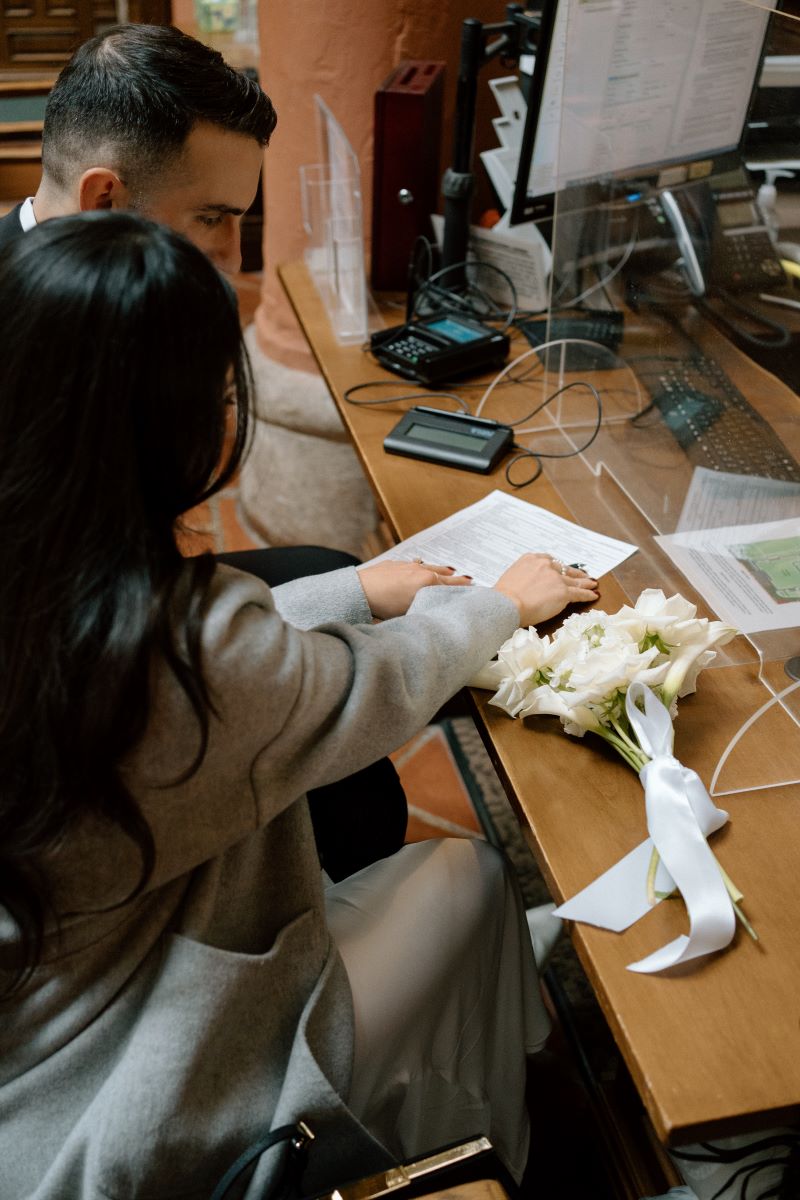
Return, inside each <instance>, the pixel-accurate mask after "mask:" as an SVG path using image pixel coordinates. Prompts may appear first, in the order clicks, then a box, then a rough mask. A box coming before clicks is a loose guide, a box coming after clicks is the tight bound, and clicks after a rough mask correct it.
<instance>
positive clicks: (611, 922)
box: [555, 680, 736, 974]
mask: <svg viewBox="0 0 800 1200" xmlns="http://www.w3.org/2000/svg"><path fill="white" fill-rule="evenodd" d="M638 700H641V702H642V704H643V706H644V711H642V709H640V708H639V706H638V704H637V701H638ZM625 707H626V711H627V714H628V720H629V721H630V723H631V727H632V728H633V731H634V733H635V734H636V737H637V739H638V741H639V745H640V746H641V747H642V750H643V751H644V753H645V754H646V755H647V756H648V757H649V759H650V762H648V763H647V764H646V765H645V766H644V767H643V769H642V771H641V772H640V775H639V778H640V779H641V781H642V786H643V787H644V793H645V809H646V813H647V829H648V832H649V834H650V837H649V838H648V839H647V840H646V841H644V842H642V844H641V845H640V846H637V847H636V849H635V850H633V851H631V853H630V854H627V855H626V856H625V857H624V858H623V859H620V861H619V862H618V863H617V864H616V865H615V866H613V867H611V868H610V870H608V871H606V872H605V873H604V874H603V875H601V876H600V877H599V878H598V879H596V880H595V881H594V883H591V884H589V886H588V887H586V888H584V889H583V891H581V892H579V893H578V894H577V895H576V896H573V898H572V899H571V900H568V901H567V902H566V903H565V904H562V905H561V907H560V908H557V909H556V910H555V911H556V915H557V916H560V917H566V918H567V919H569V920H574V921H585V922H588V923H589V924H591V925H599V926H600V927H602V928H605V929H614V930H616V931H620V930H622V929H627V928H628V927H629V926H630V925H633V924H634V923H635V922H636V921H638V920H639V918H640V917H642V916H644V914H645V913H646V912H647V911H648V910H649V908H650V904H649V902H648V900H647V894H646V876H647V865H648V863H649V861H650V857H651V854H652V849H653V846H655V848H656V850H657V851H658V854H659V857H660V859H661V863H660V864H659V874H658V875H657V877H656V878H657V884H658V886H659V890H661V891H664V892H669V891H671V890H672V889H673V887H677V888H678V890H679V891H680V893H681V895H682V896H683V899H684V902H685V904H686V908H687V911H688V914H689V933H688V935H686V934H681V936H680V937H677V938H675V940H674V941H672V942H669V943H667V945H666V946H662V947H661V949H660V950H656V951H654V953H652V954H650V955H648V956H647V958H643V959H641V960H640V961H639V962H635V963H629V964H628V970H630V971H638V972H640V973H642V974H651V973H653V972H655V971H664V970H666V968H667V967H672V966H675V965H676V964H677V963H680V962H688V961H689V960H690V959H693V958H699V957H700V956H701V955H703V954H710V953H712V952H713V951H715V950H722V949H723V948H724V947H725V946H727V945H728V943H729V942H730V941H731V939H732V937H733V933H734V929H735V925H736V919H735V915H734V911H733V905H732V903H731V900H730V896H729V895H728V892H727V889H726V887H725V884H724V882H723V879H722V876H721V875H720V871H719V867H718V865H717V861H716V859H715V858H714V855H713V854H712V852H711V850H710V849H709V846H708V843H707V841H706V838H707V837H708V835H709V834H711V833H713V832H714V831H715V830H716V829H720V828H721V827H722V826H723V825H724V824H725V822H726V821H727V819H728V814H727V813H726V812H724V811H723V809H721V808H716V807H715V805H714V804H713V803H712V801H711V798H710V797H709V795H708V792H707V791H706V789H705V787H704V786H703V783H702V781H701V779H700V777H699V776H698V775H697V773H696V771H692V770H690V769H689V768H688V767H684V766H683V765H682V764H681V763H680V762H678V760H677V758H675V756H674V755H673V753H672V744H673V730H672V721H671V719H670V715H669V712H668V710H667V709H666V707H665V706H664V705H663V704H662V703H661V701H660V700H659V699H658V698H657V697H656V696H655V695H654V694H653V693H652V691H651V690H650V688H648V687H646V686H645V685H644V684H643V683H641V682H639V681H638V680H637V681H634V682H633V683H631V685H630V687H629V688H628V693H627V696H626V698H625Z"/></svg>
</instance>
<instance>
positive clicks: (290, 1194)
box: [211, 1121, 519, 1200]
mask: <svg viewBox="0 0 800 1200" xmlns="http://www.w3.org/2000/svg"><path fill="white" fill-rule="evenodd" d="M313 1141H314V1134H313V1133H312V1131H311V1129H309V1127H308V1125H306V1123H305V1122H304V1121H297V1122H296V1123H295V1124H294V1125H282V1126H280V1128H278V1129H274V1130H272V1131H271V1132H270V1133H268V1134H266V1135H265V1136H264V1137H263V1138H261V1139H260V1140H259V1141H258V1142H254V1143H253V1144H252V1145H251V1146H248V1148H247V1149H246V1150H245V1151H244V1152H243V1153H242V1154H240V1155H239V1157H238V1158H237V1159H236V1161H235V1162H234V1163H232V1164H231V1166H230V1167H229V1168H228V1170H227V1171H226V1172H225V1174H224V1175H223V1176H222V1178H221V1179H220V1181H219V1183H218V1184H217V1186H216V1187H215V1188H214V1191H213V1193H212V1195H211V1200H225V1197H226V1196H227V1194H228V1191H229V1189H230V1187H231V1185H232V1184H233V1183H235V1182H236V1180H237V1179H239V1177H240V1176H241V1175H242V1174H243V1172H244V1171H246V1170H247V1168H248V1167H250V1166H252V1164H253V1163H254V1162H255V1161H256V1160H257V1159H258V1158H259V1157H260V1156H261V1155H262V1154H263V1153H264V1152H265V1151H266V1150H269V1149H271V1148H272V1147H273V1146H276V1145H278V1144H279V1143H281V1142H283V1143H285V1146H286V1150H285V1154H284V1159H283V1163H282V1165H281V1169H280V1172H279V1175H278V1178H277V1180H276V1182H275V1184H274V1185H273V1187H272V1188H271V1189H270V1191H269V1194H268V1195H265V1196H264V1197H263V1200H301V1198H305V1200H378V1198H379V1197H383V1196H386V1195H388V1194H389V1193H391V1194H395V1193H396V1194H397V1196H398V1200H415V1198H416V1197H420V1196H426V1195H428V1194H429V1193H431V1192H437V1191H441V1190H443V1189H450V1188H453V1187H457V1186H458V1185H460V1184H465V1183H471V1182H473V1181H476V1180H483V1179H491V1180H495V1181H496V1182H497V1183H499V1184H500V1189H501V1190H500V1193H499V1194H500V1195H503V1193H504V1195H503V1200H518V1197H519V1189H518V1188H517V1185H516V1184H515V1183H514V1180H513V1179H512V1178H511V1176H510V1175H509V1173H508V1170H507V1169H506V1167H505V1166H504V1165H503V1163H502V1162H501V1161H500V1159H499V1158H498V1157H497V1154H496V1152H495V1150H494V1147H493V1146H492V1144H491V1142H490V1141H489V1139H488V1138H486V1137H482V1136H480V1135H476V1136H475V1137H473V1138H470V1139H468V1140H467V1141H461V1142H454V1143H452V1144H451V1145H448V1146H443V1147H441V1148H440V1149H438V1150H434V1151H432V1152H431V1153H430V1154H426V1155H424V1156H423V1157H421V1158H418V1159H415V1160H414V1161H412V1162H406V1163H397V1164H396V1165H395V1166H393V1167H388V1168H387V1169H386V1170H385V1171H379V1172H378V1173H377V1174H375V1175H370V1176H368V1177H366V1178H361V1179H352V1180H349V1181H347V1182H345V1183H342V1184H340V1185H339V1186H337V1188H336V1190H335V1191H327V1192H318V1193H315V1194H314V1195H309V1194H308V1193H306V1192H304V1191H303V1189H302V1175H303V1171H304V1170H305V1166H306V1162H307V1159H308V1153H309V1149H310V1147H311V1145H312V1143H313Z"/></svg>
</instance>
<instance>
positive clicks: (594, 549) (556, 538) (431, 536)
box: [372, 491, 637, 587]
mask: <svg viewBox="0 0 800 1200" xmlns="http://www.w3.org/2000/svg"><path fill="white" fill-rule="evenodd" d="M636 549H637V547H636V546H633V545H631V544H630V543H629V542H621V541H619V540H617V539H616V538H610V537H606V536H605V535H604V534H602V533H594V532H593V531H592V530H590V529H584V528H582V527H581V526H580V525H575V524H574V523H573V522H572V521H567V520H565V519H564V518H563V517H557V516H555V515H554V514H553V513H550V512H547V511H546V509H543V508H538V507H537V506H536V505H535V504H529V503H528V501H527V500H520V499H519V498H518V497H516V496H508V495H507V494H506V493H505V492H500V491H494V492H490V494H489V495H488V496H484V497H483V499H482V500H478V501H476V503H475V504H470V505H469V506H468V507H467V508H462V509H461V510H460V511H459V512H457V513H453V515H452V516H451V517H446V518H445V520H444V521H439V522H438V523H437V524H436V525H431V526H430V527H429V528H428V529H424V530H423V531H422V532H421V533H418V534H415V536H414V537H411V538H408V539H407V540H406V541H404V542H399V543H398V545H396V546H393V547H392V549H391V550H387V551H386V552H385V553H384V554H379V555H378V557H377V558H374V559H372V562H381V561H382V560H384V559H400V560H401V561H404V562H411V561H412V560H413V559H415V558H421V559H422V560H423V561H424V562H428V563H433V564H436V565H438V566H448V565H449V566H453V567H455V569H456V572H457V573H458V574H459V575H462V574H463V575H471V576H472V578H473V580H474V581H475V583H477V584H483V585H484V586H485V587H492V585H493V584H495V583H496V582H497V580H498V579H499V578H500V576H501V575H502V574H503V572H504V571H505V570H507V568H508V567H510V566H511V564H512V563H513V562H516V560H517V559H518V558H519V557H520V555H521V554H526V553H528V552H531V551H538V552H540V553H544V554H552V555H553V557H554V558H558V559H560V560H561V561H562V562H564V563H580V564H581V565H583V566H584V567H585V569H586V571H587V572H588V573H589V574H590V575H591V576H592V577H593V578H595V579H597V578H599V577H600V576H601V575H605V574H606V573H607V572H608V571H612V570H613V569H614V567H616V566H619V564H620V563H621V562H624V560H625V559H626V558H628V557H629V556H630V555H631V554H634V553H635V551H636Z"/></svg>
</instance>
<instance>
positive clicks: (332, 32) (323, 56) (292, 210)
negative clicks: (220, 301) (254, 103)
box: [255, 0, 505, 371]
mask: <svg viewBox="0 0 800 1200" xmlns="http://www.w3.org/2000/svg"><path fill="white" fill-rule="evenodd" d="M467 17H477V18H478V19H479V20H482V21H485V22H492V21H501V20H503V19H504V17H505V6H504V4H503V2H502V0H445V2H444V3H437V2H436V0H296V2H295V3H288V2H287V0H260V3H259V40H260V46H261V66H260V77H261V84H262V86H263V87H264V89H265V90H266V91H267V92H268V93H269V95H270V96H271V97H272V100H273V102H274V104H275V107H276V109H277V111H278V128H277V130H276V132H275V137H274V140H273V142H272V145H271V146H270V149H269V150H268V151H267V155H266V160H265V168H264V192H265V216H266V220H265V234H264V259H265V263H264V266H265V269H264V282H263V289H262V300H261V305H260V307H259V309H258V311H257V313H256V318H255V325H256V337H257V341H258V345H259V347H260V349H261V350H263V352H264V353H265V354H267V355H268V356H269V357H270V358H271V359H273V360H275V361H277V362H280V363H282V364H284V365H285V366H288V367H295V368H299V369H302V370H306V371H312V370H314V367H313V363H312V360H311V356H310V353H309V351H308V348H307V347H306V344H305V341H304V339H303V336H302V333H301V332H300V330H299V328H298V325H297V322H296V321H295V319H294V316H293V315H292V313H291V310H290V308H289V305H288V304H287V302H286V300H285V298H284V296H283V294H282V290H281V287H280V284H279V282H278V279H277V277H276V274H275V267H276V266H277V264H278V263H280V262H285V261H288V260H290V259H295V258H299V257H301V256H302V253H303V248H304V245H305V235H304V233H303V228H302V222H301V217H300V183H299V174H298V169H299V167H300V166H301V165H302V164H303V163H312V162H315V161H316V160H317V158H318V150H317V141H316V127H315V118H314V101H313V96H314V93H315V92H316V93H318V94H319V95H320V96H322V98H323V100H325V102H326V103H327V104H328V106H329V107H330V108H331V110H332V111H333V113H334V114H335V116H336V118H337V120H338V121H339V122H340V124H341V125H342V127H343V129H344V131H345V133H346V134H347V137H348V138H349V140H350V143H351V145H352V146H353V149H354V150H355V152H356V154H357V155H358V159H359V163H360V165H361V174H362V183H363V194H364V211H365V224H366V230H365V233H366V236H367V238H368V237H369V214H370V212H371V203H372V122H373V103H374V95H375V91H376V89H377V88H378V87H379V86H380V84H381V83H382V82H383V80H384V79H385V78H386V76H387V75H388V74H389V73H390V71H391V70H392V69H393V68H394V67H395V66H396V65H397V64H398V63H399V62H401V61H402V60H403V59H414V58H430V59H441V60H444V61H445V62H446V63H447V74H446V78H445V114H444V130H445V149H444V151H443V154H442V169H444V167H445V166H446V165H447V164H448V162H449V147H450V139H451V130H452V118H453V106H454V97H455V80H456V72H457V67H458V54H459V46H460V39H461V23H462V21H464V20H465V19H466V18H467ZM498 73H499V72H498V70H497V69H493V70H492V74H498ZM485 77H486V78H488V72H487V74H486V76H485ZM481 79H482V82H483V81H484V76H483V75H482V77H481ZM480 92H481V100H482V103H481V108H482V110H484V113H485V114H487V115H486V116H485V117H484V121H485V122H488V117H489V116H491V115H495V113H494V112H492V101H491V97H490V96H489V95H488V87H486V85H485V82H484V86H483V87H482V88H481V89H480ZM486 144H488V145H492V144H494V143H493V142H491V141H489V142H487V143H486Z"/></svg>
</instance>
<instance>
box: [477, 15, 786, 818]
mask: <svg viewBox="0 0 800 1200" xmlns="http://www.w3.org/2000/svg"><path fill="white" fill-rule="evenodd" d="M790 22H794V24H795V26H797V21H796V19H795V18H792V17H790V16H788V15H787V14H773V15H770V13H769V12H768V11H767V10H766V8H765V7H764V6H762V5H757V4H753V3H750V2H749V0H691V3H686V4H677V5H664V4H663V3H661V2H660V0H637V3H636V4H632V3H630V2H629V0H603V2H602V3H600V2H595V0H561V4H560V5H559V17H558V20H557V23H556V34H555V37H556V42H555V43H554V48H553V49H554V51H556V52H557V53H558V54H559V55H560V58H559V67H560V70H561V75H560V78H559V80H558V82H557V86H558V88H559V89H560V90H559V93H558V96H559V100H560V122H559V127H560V133H559V137H558V144H557V152H556V155H555V162H554V163H553V168H552V173H553V180H554V217H553V229H552V250H553V268H552V277H551V283H550V308H549V314H548V315H549V322H548V328H547V335H548V342H549V343H550V344H549V346H544V347H540V348H539V350H538V352H532V353H531V357H530V359H529V360H528V364H529V365H528V367H527V370H528V372H529V376H530V378H531V381H532V382H534V381H535V385H536V386H535V387H534V388H533V389H532V396H533V397H534V403H543V404H544V407H542V408H541V409H540V411H538V412H537V413H536V414H535V415H534V416H532V419H531V424H530V427H529V431H530V432H529V443H528V444H531V445H533V444H534V442H535V447H536V449H537V452H539V453H543V454H548V453H550V454H552V455H553V457H552V458H550V459H549V460H547V466H546V469H547V472H548V475H549V477H550V479H551V480H552V481H553V482H554V484H555V485H556V487H557V488H558V490H559V492H560V493H561V495H562V497H563V498H564V500H565V502H566V504H567V505H568V507H569V508H570V510H571V511H572V513H573V514H574V516H575V518H576V520H578V521H581V522H583V523H585V524H587V525H590V526H591V527H593V528H595V529H599V530H600V531H602V532H605V533H608V534H610V535H612V536H617V537H622V538H626V539H627V540H630V541H634V542H636V543H637V544H638V545H639V546H640V547H641V551H642V552H641V553H640V554H638V555H634V556H633V557H632V558H630V559H629V560H627V562H626V563H625V564H623V566H622V567H621V568H620V569H619V570H618V571H617V573H616V574H617V578H618V579H619V582H620V584H621V585H622V587H623V589H624V590H625V591H626V593H627V594H628V595H629V597H631V598H632V599H633V598H635V596H636V595H638V593H639V592H640V591H641V590H642V589H643V588H646V587H653V586H662V587H664V590H665V591H669V590H672V591H679V592H682V593H683V594H684V595H687V596H689V597H691V598H692V599H694V600H696V601H697V603H698V605H699V607H700V610H701V611H702V612H705V613H706V614H707V615H710V616H716V617H718V618H720V619H722V620H726V621H728V622H729V623H730V624H732V625H734V626H736V628H738V629H740V630H741V632H742V634H743V636H742V637H741V638H737V639H736V640H735V641H734V642H732V643H730V645H729V646H728V647H726V648H725V649H724V650H723V651H721V652H720V654H719V656H718V660H717V665H719V666H720V667H723V668H724V667H727V668H732V669H736V670H741V671H742V672H743V673H744V674H743V678H744V676H745V675H746V674H747V673H748V670H747V668H748V664H749V667H750V674H754V675H755V676H756V677H757V679H758V680H759V682H760V686H759V687H758V688H757V689H756V691H755V692H754V694H753V698H752V702H751V703H750V708H751V712H750V718H749V719H748V721H747V722H745V723H744V725H742V732H741V735H740V736H739V738H738V739H737V740H736V741H735V744H734V745H733V746H732V747H731V748H730V749H729V750H727V752H726V747H725V746H722V745H721V746H720V748H719V754H720V763H721V766H720V770H719V776H718V778H716V779H715V782H714V786H715V788H716V790H717V793H718V794H724V793H726V792H731V791H737V790H742V789H752V788H756V787H768V786H775V785H778V784H783V783H786V782H795V781H800V688H797V687H794V686H793V680H792V677H791V674H790V672H791V671H792V670H796V671H797V673H798V675H800V399H799V398H798V392H799V391H800V287H797V286H795V280H796V279H797V276H798V274H800V271H798V272H796V271H794V270H793V267H792V255H793V254H795V253H796V254H797V260H798V262H800V248H798V243H800V182H798V180H800V145H798V144H797V142H798V136H797V125H796V122H795V125H794V127H792V126H791V125H790V124H787V125H786V127H785V129H784V130H783V131H782V132H784V133H785V134H786V135H787V138H788V142H787V144H786V145H785V146H783V147H781V148H780V149H779V148H777V146H776V144H774V143H769V142H768V140H767V139H766V137H765V139H764V141H763V142H762V143H761V144H759V143H758V139H757V138H756V139H755V141H750V142H748V139H749V138H750V136H751V134H750V132H748V125H747V119H748V113H749V112H751V111H752V109H751V106H752V103H753V98H754V92H753V88H754V87H756V86H757V85H758V84H759V80H760V72H761V69H762V54H763V51H764V48H765V46H766V49H767V50H769V49H770V48H771V46H773V45H775V44H776V43H779V42H780V34H781V27H782V25H783V24H787V25H788V23H790ZM559 39H560V40H559ZM787 40H788V39H787ZM552 52H553V51H551V53H552ZM551 85H552V81H551ZM553 86H555V85H552V86H551V91H550V100H551V101H552V98H553V94H554V92H553ZM755 95H758V93H757V92H756V93H755ZM796 96H800V90H798V91H797V92H796ZM794 111H795V112H796V111H797V106H795V110H794ZM793 162H794V163H795V164H796V165H795V166H794V167H793V166H792V163H793ZM782 169H783V172H784V173H783V175H782V174H781V170H782ZM764 182H766V183H767V184H768V187H767V189H766V190H765V189H763V188H761V184H762V183H764ZM771 184H774V190H771V189H770V186H769V185H771ZM521 369H525V364H523V365H522V368H521ZM534 393H535V396H534ZM537 398H538V399H537ZM548 399H549V403H544V402H545V401H546V400H548ZM534 403H532V405H531V408H532V410H533V408H534ZM493 415H495V414H494V412H493ZM520 441H522V442H524V441H525V438H524V437H520ZM567 455H571V456H569V457H568V456H567ZM795 659H796V660H797V661H796V662H793V660H795ZM762 709H763V712H762ZM756 713H759V716H758V717H757V718H756V717H755V714H756ZM740 725H741V722H740ZM745 726H746V728H745ZM728 732H729V734H730V738H731V739H733V738H734V736H735V735H736V733H737V729H736V728H734V729H730V730H729V731H728ZM765 736H768V737H769V739H770V742H771V744H774V745H775V746H780V748H781V753H780V754H776V755H774V756H772V759H771V760H770V761H769V763H767V764H765V756H764V755H763V754H760V755H757V754H754V753H752V750H753V747H754V745H755V744H756V742H758V741H760V740H763V738H764V737H765Z"/></svg>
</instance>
